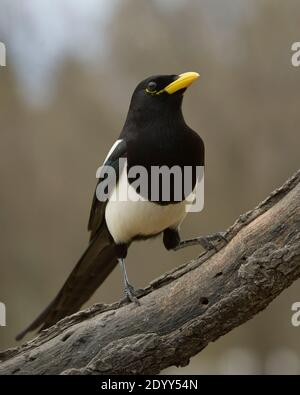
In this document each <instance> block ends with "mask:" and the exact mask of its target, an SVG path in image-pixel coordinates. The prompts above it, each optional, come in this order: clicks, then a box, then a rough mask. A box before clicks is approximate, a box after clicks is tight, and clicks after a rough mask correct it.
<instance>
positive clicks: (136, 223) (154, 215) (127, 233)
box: [105, 166, 187, 243]
mask: <svg viewBox="0 0 300 395" xmlns="http://www.w3.org/2000/svg"><path fill="white" fill-rule="evenodd" d="M126 170H127V169H126V166H125V167H124V169H123V171H122V174H121V176H120V179H119V182H118V184H117V186H116V188H115V189H114V191H113V192H112V195H111V197H110V199H109V201H108V203H107V205H106V209H105V220H106V224H107V227H108V230H109V232H110V234H111V235H112V237H113V239H114V241H115V242H116V243H127V242H130V241H131V240H132V239H134V238H135V237H137V236H151V235H156V234H158V233H161V232H162V231H163V230H164V229H166V228H176V227H178V226H179V225H180V223H181V222H182V221H183V219H184V217H185V216H186V214H187V212H186V206H187V202H186V201H183V202H179V203H175V204H170V205H166V206H160V205H158V204H155V203H152V202H149V201H147V200H146V199H144V198H142V197H140V196H139V195H138V194H137V193H136V192H135V190H134V188H132V187H131V186H130V185H128V180H127V171H126ZM128 189H129V193H130V197H131V199H130V200H129V199H127V200H123V201H122V200H121V199H118V197H120V196H128V192H127V190H128Z"/></svg>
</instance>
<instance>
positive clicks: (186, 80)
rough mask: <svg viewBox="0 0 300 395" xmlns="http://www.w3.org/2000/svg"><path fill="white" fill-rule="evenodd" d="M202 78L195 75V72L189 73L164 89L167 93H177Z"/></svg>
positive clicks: (180, 75) (182, 75)
mask: <svg viewBox="0 0 300 395" xmlns="http://www.w3.org/2000/svg"><path fill="white" fill-rule="evenodd" d="M199 77H200V74H198V73H195V72H194V71H189V72H187V73H183V74H179V76H178V78H177V80H175V81H173V82H171V84H169V85H167V86H166V87H165V89H164V91H165V92H167V93H169V94H170V95H171V94H172V93H175V92H177V91H179V90H180V89H183V88H187V87H188V86H190V85H191V84H192V83H193V82H194V81H196V80H197V79H198V78H199Z"/></svg>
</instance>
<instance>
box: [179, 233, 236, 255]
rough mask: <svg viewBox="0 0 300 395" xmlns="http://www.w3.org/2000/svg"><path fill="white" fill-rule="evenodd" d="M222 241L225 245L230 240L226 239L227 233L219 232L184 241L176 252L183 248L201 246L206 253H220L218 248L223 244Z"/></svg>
mask: <svg viewBox="0 0 300 395" xmlns="http://www.w3.org/2000/svg"><path fill="white" fill-rule="evenodd" d="M222 241H223V242H225V243H224V244H223V245H225V244H227V243H228V240H227V239H226V237H225V232H217V233H215V234H213V235H208V236H199V237H196V238H194V239H190V240H183V241H181V242H180V243H179V245H178V246H177V247H176V248H175V251H177V250H180V249H181V248H185V247H190V246H194V245H199V244H200V245H201V247H203V248H204V249H205V250H206V251H209V250H215V251H218V248H217V247H218V246H219V244H220V242H222ZM223 245H222V246H223Z"/></svg>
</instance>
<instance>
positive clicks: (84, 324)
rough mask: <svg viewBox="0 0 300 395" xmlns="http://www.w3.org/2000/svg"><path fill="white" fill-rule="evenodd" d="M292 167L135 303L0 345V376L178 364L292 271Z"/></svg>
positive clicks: (298, 252) (295, 266)
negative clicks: (212, 242)
mask: <svg viewBox="0 0 300 395" xmlns="http://www.w3.org/2000/svg"><path fill="white" fill-rule="evenodd" d="M299 206H300V171H298V172H297V173H296V174H295V175H294V176H293V177H292V178H290V179H289V180H288V181H287V182H286V183H285V184H284V185H283V186H282V187H281V188H279V189H278V190H276V191H274V192H273V193H272V194H271V195H270V196H269V197H268V198H267V199H266V200H264V201H263V202H262V203H261V204H259V206H257V207H256V208H255V209H254V210H252V211H249V212H248V213H246V214H243V215H241V216H240V217H239V219H238V220H237V221H236V222H235V223H234V225H233V226H231V227H230V228H229V229H228V230H227V231H226V232H225V237H226V239H227V240H228V244H226V243H225V242H224V241H223V240H220V242H219V244H218V245H217V249H218V251H217V252H215V251H209V252H206V253H204V254H202V255H201V256H200V257H199V258H197V259H195V260H193V261H191V262H189V263H188V264H187V265H183V266H180V267H179V268H177V269H175V270H174V271H172V272H169V273H167V274H164V275H163V276H162V277H160V278H159V279H157V280H155V281H153V282H152V283H151V284H150V285H149V286H148V287H147V288H146V289H145V290H143V291H142V292H141V295H142V297H141V306H140V307H137V306H135V305H134V304H129V305H124V304H123V305H121V306H120V305H119V304H117V303H115V304H112V305H101V304H98V305H94V306H92V307H91V308H90V309H87V310H85V311H82V312H79V313H77V314H74V315H73V316H70V317H67V318H65V319H63V320H62V321H60V322H59V323H57V324H56V325H54V326H53V327H51V328H49V329H48V330H45V331H43V332H42V333H41V334H40V335H39V336H38V337H37V338H35V339H34V340H32V341H30V342H28V343H26V344H24V345H23V346H21V347H19V348H15V349H11V350H7V351H4V352H2V353H0V361H1V364H0V374H121V373H123V374H145V373H148V374H154V373H159V372H160V371H161V370H162V369H164V368H166V367H168V366H171V365H176V366H185V365H187V364H188V362H189V359H190V357H192V356H193V355H195V354H197V353H198V352H200V351H201V350H202V349H203V348H204V347H206V346H207V345H208V343H210V342H211V341H214V340H216V339H217V338H219V337H220V336H222V335H224V334H225V333H227V332H229V331H230V330H232V329H233V328H235V327H236V326H238V325H241V324H242V323H244V322H245V321H247V320H249V319H250V318H251V317H253V316H254V315H255V314H257V313H258V312H259V311H261V310H263V309H264V308H265V307H266V306H267V305H268V304H269V303H270V302H271V301H272V300H273V299H274V298H275V297H276V296H277V295H279V294H280V293H281V292H282V291H283V290H284V289H285V288H287V287H288V286H289V285H290V284H291V283H292V282H294V281H295V280H297V279H298V278H299V277H300V209H299Z"/></svg>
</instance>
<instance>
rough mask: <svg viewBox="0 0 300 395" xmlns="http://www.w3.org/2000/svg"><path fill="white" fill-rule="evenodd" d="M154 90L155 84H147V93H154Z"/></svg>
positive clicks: (152, 82)
mask: <svg viewBox="0 0 300 395" xmlns="http://www.w3.org/2000/svg"><path fill="white" fill-rule="evenodd" d="M156 88H157V84H156V82H154V81H151V82H149V84H148V85H147V89H146V91H147V92H149V93H155V92H156Z"/></svg>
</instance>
